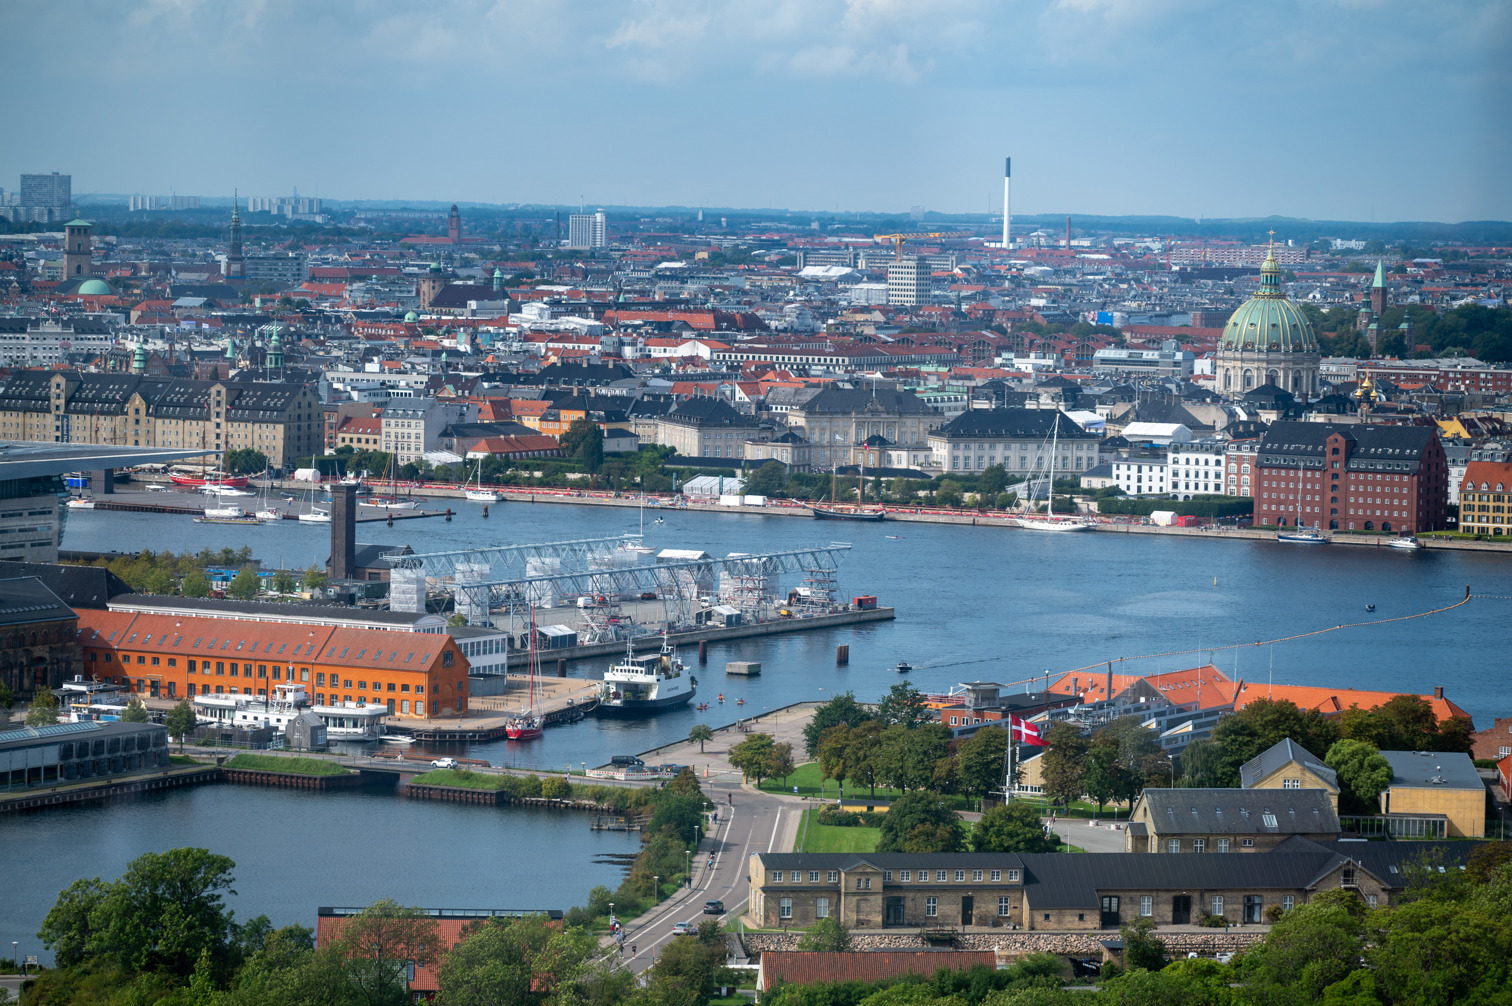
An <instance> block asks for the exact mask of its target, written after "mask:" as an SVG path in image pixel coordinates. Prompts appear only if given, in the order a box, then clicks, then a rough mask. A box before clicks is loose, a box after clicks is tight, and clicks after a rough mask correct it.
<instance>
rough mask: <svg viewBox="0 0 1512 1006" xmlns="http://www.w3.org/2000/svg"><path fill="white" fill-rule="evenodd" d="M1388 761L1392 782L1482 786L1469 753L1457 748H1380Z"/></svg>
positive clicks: (1483, 783)
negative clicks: (1437, 749) (1407, 749)
mask: <svg viewBox="0 0 1512 1006" xmlns="http://www.w3.org/2000/svg"><path fill="white" fill-rule="evenodd" d="M1381 757H1382V758H1385V759H1386V761H1387V762H1388V763H1389V764H1390V765H1391V785H1392V786H1405V787H1409V788H1410V787H1418V788H1421V787H1424V786H1431V787H1437V788H1442V789H1475V790H1484V789H1485V788H1486V784H1485V782H1483V781H1482V780H1481V777H1480V773H1479V772H1477V771H1476V770H1475V763H1474V762H1472V761H1471V760H1470V756H1469V755H1467V754H1463V753H1462V752H1459V751H1382V752H1381Z"/></svg>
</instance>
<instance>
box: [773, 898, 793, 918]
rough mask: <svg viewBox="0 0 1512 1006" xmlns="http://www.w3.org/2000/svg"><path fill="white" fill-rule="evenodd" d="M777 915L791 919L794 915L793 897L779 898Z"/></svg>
mask: <svg viewBox="0 0 1512 1006" xmlns="http://www.w3.org/2000/svg"><path fill="white" fill-rule="evenodd" d="M777 917H778V918H779V919H791V918H792V917H793V899H792V898H779V899H778V900H777Z"/></svg>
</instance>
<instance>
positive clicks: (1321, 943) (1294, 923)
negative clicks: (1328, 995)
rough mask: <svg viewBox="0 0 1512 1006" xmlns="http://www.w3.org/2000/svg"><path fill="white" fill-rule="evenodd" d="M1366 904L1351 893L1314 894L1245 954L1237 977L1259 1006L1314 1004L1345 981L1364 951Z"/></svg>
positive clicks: (1278, 922)
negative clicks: (1273, 1003)
mask: <svg viewBox="0 0 1512 1006" xmlns="http://www.w3.org/2000/svg"><path fill="white" fill-rule="evenodd" d="M1364 915H1365V905H1364V903H1363V902H1362V901H1361V900H1360V899H1359V897H1358V896H1357V895H1355V894H1354V892H1352V891H1324V892H1321V893H1319V894H1315V895H1313V897H1312V899H1311V900H1310V901H1309V902H1308V903H1307V904H1303V905H1298V906H1297V907H1296V908H1293V909H1292V910H1291V911H1289V912H1287V913H1286V914H1285V915H1283V916H1281V918H1279V919H1277V920H1276V923H1275V925H1273V926H1272V927H1271V931H1270V933H1269V935H1267V936H1266V938H1265V941H1264V942H1263V943H1260V944H1257V945H1256V946H1253V947H1251V948H1250V949H1249V950H1247V951H1245V953H1244V956H1243V957H1242V958H1241V959H1240V974H1241V977H1242V980H1244V981H1245V982H1246V983H1247V989H1246V998H1247V999H1250V1000H1252V1001H1254V1002H1257V1003H1264V1002H1277V1003H1292V1002H1318V1001H1320V1000H1321V999H1322V997H1323V991H1324V989H1326V988H1328V987H1329V986H1330V985H1333V984H1334V983H1335V982H1340V981H1343V980H1344V979H1346V978H1347V977H1348V976H1349V975H1350V974H1351V973H1352V972H1353V971H1354V970H1355V969H1356V968H1357V967H1359V963H1360V955H1361V953H1362V952H1363V951H1364V949H1365V945H1366V942H1365V941H1366V932H1365V926H1364V921H1363V920H1364Z"/></svg>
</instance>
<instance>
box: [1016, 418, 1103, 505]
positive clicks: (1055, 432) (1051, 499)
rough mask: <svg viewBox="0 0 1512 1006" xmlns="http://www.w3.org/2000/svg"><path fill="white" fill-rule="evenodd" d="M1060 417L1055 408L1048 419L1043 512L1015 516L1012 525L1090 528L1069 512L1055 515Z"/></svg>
mask: <svg viewBox="0 0 1512 1006" xmlns="http://www.w3.org/2000/svg"><path fill="white" fill-rule="evenodd" d="M1060 417H1061V412H1060V410H1059V409H1056V410H1055V414H1054V416H1052V417H1051V420H1050V478H1049V488H1048V489H1047V490H1046V492H1045V512H1044V514H1043V515H1041V514H1037V513H1028V514H1025V515H1023V516H1021V517H1015V518H1014V519H1013V521H1012V524H1013V526H1014V527H1021V528H1024V529H1025V530H1026V531H1090V530H1091V529H1092V525H1091V524H1088V523H1087V522H1086V521H1084V520H1079V519H1077V518H1076V517H1073V516H1071V515H1070V514H1067V515H1066V516H1065V517H1057V516H1055V453H1056V450H1057V449H1058V448H1059V446H1060ZM1031 485H1032V483H1031ZM1032 495H1033V492H1032V490H1031V496H1032ZM1029 505H1030V506H1033V505H1034V500H1033V499H1030V501H1029Z"/></svg>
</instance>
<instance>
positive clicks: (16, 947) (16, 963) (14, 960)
mask: <svg viewBox="0 0 1512 1006" xmlns="http://www.w3.org/2000/svg"><path fill="white" fill-rule="evenodd" d="M11 967H13V968H17V969H21V941H20V940H11ZM21 973H22V974H23V975H24V974H26V971H25V970H24V969H21Z"/></svg>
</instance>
